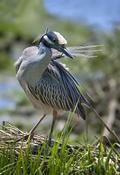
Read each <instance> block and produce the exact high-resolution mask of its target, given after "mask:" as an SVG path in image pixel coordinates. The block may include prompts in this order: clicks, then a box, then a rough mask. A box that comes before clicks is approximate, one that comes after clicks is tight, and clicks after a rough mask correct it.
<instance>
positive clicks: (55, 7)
mask: <svg viewBox="0 0 120 175" xmlns="http://www.w3.org/2000/svg"><path fill="white" fill-rule="evenodd" d="M44 4H45V8H46V9H47V11H48V12H49V13H50V14H53V15H55V16H58V17H60V18H62V19H63V18H67V19H72V20H76V21H78V22H81V21H82V22H84V23H88V24H90V25H95V26H97V27H99V28H101V29H104V30H106V29H107V30H108V29H111V28H112V24H113V23H114V22H120V0H114V1H113V0H107V1H105V0H74V1H73V0H69V1H65V0H59V1H56V0H52V1H49V0H44Z"/></svg>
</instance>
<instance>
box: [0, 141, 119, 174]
mask: <svg viewBox="0 0 120 175" xmlns="http://www.w3.org/2000/svg"><path fill="white" fill-rule="evenodd" d="M66 143H67V142H65V143H64V144H63V145H62V149H61V150H59V147H60V145H59V143H56V144H54V146H53V148H52V149H51V150H50V153H49V155H48V153H47V152H46V151H45V147H46V145H43V146H42V147H41V149H39V150H38V152H37V154H36V155H34V156H33V153H32V148H30V147H27V149H26V151H25V152H24V151H23V147H22V146H21V148H20V152H19V154H18V155H16V153H15V150H14V149H13V148H11V149H10V148H9V149H3V150H2V151H1V153H0V174H1V175H2V174H3V175H10V174H15V175H22V174H24V175H27V174H31V175H37V174H38V175H39V174H47V175H53V174H55V175H58V174H65V175H68V174H81V175H88V174H92V175H117V174H120V173H119V170H117V169H118V163H117V161H118V159H119V158H120V157H119V156H118V157H113V155H114V151H113V147H112V148H110V149H109V151H108V153H107V154H106V151H105V148H104V145H103V144H102V143H100V144H99V148H98V149H97V151H96V150H95V149H96V147H95V148H94V147H93V146H92V145H87V144H86V145H82V146H80V147H79V148H78V149H77V150H76V151H74V152H73V153H70V150H69V149H68V148H67V145H66ZM119 168H120V167H119Z"/></svg>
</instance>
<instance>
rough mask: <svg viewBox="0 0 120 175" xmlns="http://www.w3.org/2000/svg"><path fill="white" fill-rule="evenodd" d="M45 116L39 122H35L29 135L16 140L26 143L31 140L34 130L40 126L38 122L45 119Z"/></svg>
mask: <svg viewBox="0 0 120 175" xmlns="http://www.w3.org/2000/svg"><path fill="white" fill-rule="evenodd" d="M45 116H46V114H44V115H43V116H42V117H41V118H40V120H39V121H38V122H37V124H36V125H35V126H34V127H33V128H32V129H31V130H30V131H29V133H28V134H27V135H25V136H24V137H22V138H20V139H18V140H17V142H18V141H20V140H22V139H23V140H27V142H29V141H30V140H31V139H32V138H33V135H34V131H35V130H36V128H37V127H38V125H39V124H40V122H41V121H42V120H43V119H44V118H45Z"/></svg>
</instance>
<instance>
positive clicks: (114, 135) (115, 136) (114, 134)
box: [91, 106, 120, 144]
mask: <svg viewBox="0 0 120 175" xmlns="http://www.w3.org/2000/svg"><path fill="white" fill-rule="evenodd" d="M91 109H92V110H93V111H94V112H95V114H96V116H97V117H98V119H99V120H100V121H101V122H102V124H103V125H104V126H105V127H106V129H107V130H108V131H109V132H110V133H111V134H112V135H113V137H114V138H115V139H116V140H117V142H118V143H119V144H120V139H119V137H118V136H117V135H116V133H115V132H114V131H112V130H111V129H110V128H109V127H108V126H107V124H106V123H105V122H104V120H103V119H102V118H101V116H100V115H99V114H98V112H97V111H96V110H95V109H94V108H93V107H92V106H91Z"/></svg>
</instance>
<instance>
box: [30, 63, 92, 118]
mask: <svg viewBox="0 0 120 175" xmlns="http://www.w3.org/2000/svg"><path fill="white" fill-rule="evenodd" d="M29 89H30V90H31V91H32V94H33V95H34V96H35V98H37V99H38V100H39V99H40V100H41V101H42V102H43V103H44V104H46V105H50V106H52V107H53V108H54V109H60V110H65V111H74V110H75V112H76V113H77V114H78V115H80V116H81V117H82V118H83V119H85V111H84V108H83V106H82V105H81V103H85V104H86V105H88V106H89V102H88V101H87V100H86V99H85V98H84V97H83V95H82V94H81V93H80V91H79V89H78V88H77V81H76V80H75V79H74V77H73V76H72V75H71V74H70V73H69V72H68V71H67V70H66V69H65V68H64V67H63V66H62V65H61V64H60V63H58V62H57V61H51V63H50V64H49V65H48V67H47V68H46V70H45V72H44V73H43V75H42V77H41V78H40V80H39V82H37V83H36V87H35V88H34V89H33V88H32V89H31V87H29ZM75 107H76V109H75Z"/></svg>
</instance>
